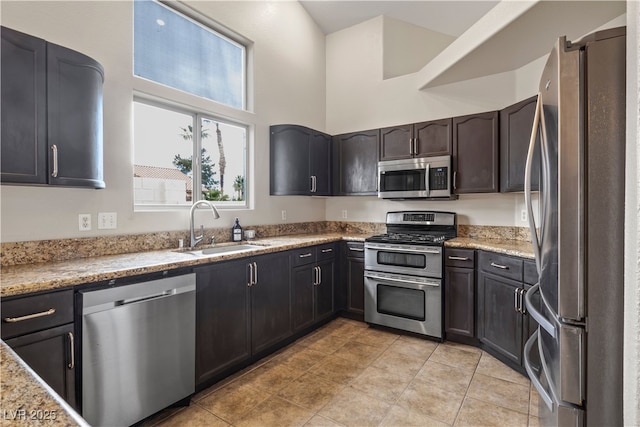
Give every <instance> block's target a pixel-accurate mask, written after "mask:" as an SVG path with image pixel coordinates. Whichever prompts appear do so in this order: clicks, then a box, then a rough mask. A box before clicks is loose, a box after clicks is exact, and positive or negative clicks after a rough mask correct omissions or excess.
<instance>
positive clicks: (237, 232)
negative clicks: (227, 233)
mask: <svg viewBox="0 0 640 427" xmlns="http://www.w3.org/2000/svg"><path fill="white" fill-rule="evenodd" d="M231 233H232V234H231V240H232V241H234V242H240V241H242V227H241V226H240V220H239V219H238V217H236V223H235V224H233V227H232V228H231Z"/></svg>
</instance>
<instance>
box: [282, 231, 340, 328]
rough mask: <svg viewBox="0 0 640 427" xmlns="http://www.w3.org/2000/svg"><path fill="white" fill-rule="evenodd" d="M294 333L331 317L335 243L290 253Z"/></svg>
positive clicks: (332, 310)
mask: <svg viewBox="0 0 640 427" xmlns="http://www.w3.org/2000/svg"><path fill="white" fill-rule="evenodd" d="M291 264H292V265H293V266H294V267H293V268H292V272H291V309H292V314H291V323H292V328H293V332H297V331H300V330H303V329H305V328H307V327H310V326H311V325H313V324H315V323H318V322H320V321H322V320H324V319H326V318H328V317H330V316H332V315H333V313H334V311H335V308H334V277H335V244H333V243H332V244H329V245H321V246H316V247H311V248H303V249H301V250H295V251H291Z"/></svg>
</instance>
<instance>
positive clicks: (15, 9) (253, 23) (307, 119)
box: [0, 1, 326, 242]
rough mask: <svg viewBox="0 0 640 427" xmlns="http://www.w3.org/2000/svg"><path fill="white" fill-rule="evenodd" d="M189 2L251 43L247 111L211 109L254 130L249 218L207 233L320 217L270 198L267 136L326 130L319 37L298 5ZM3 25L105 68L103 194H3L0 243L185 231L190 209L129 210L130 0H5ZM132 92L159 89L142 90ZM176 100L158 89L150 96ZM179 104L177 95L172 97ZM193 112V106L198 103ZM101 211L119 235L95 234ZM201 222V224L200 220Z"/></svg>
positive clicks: (299, 203) (303, 204) (229, 217)
mask: <svg viewBox="0 0 640 427" xmlns="http://www.w3.org/2000/svg"><path fill="white" fill-rule="evenodd" d="M190 5H191V6H192V7H193V8H195V9H197V10H199V11H201V12H203V13H206V14H207V15H208V16H209V17H211V18H212V19H214V20H215V21H217V22H219V23H221V24H222V25H225V26H227V27H228V28H231V29H233V30H234V31H236V32H237V33H240V34H241V35H242V36H244V37H246V38H248V39H250V40H251V41H252V42H253V54H254V56H253V74H252V76H251V82H250V83H251V86H252V87H253V89H254V92H253V94H254V97H253V100H252V102H251V105H252V106H253V111H251V112H239V111H236V110H233V109H231V108H224V107H219V108H217V109H215V110H213V111H211V112H213V113H218V114H222V115H224V116H228V117H230V118H233V119H236V120H241V121H244V122H249V123H252V124H255V128H254V133H253V135H252V136H253V138H252V141H251V144H250V149H251V151H252V152H253V156H251V159H252V167H253V169H252V170H253V172H254V173H253V175H251V176H250V177H249V182H252V183H253V196H252V197H253V199H252V200H253V207H254V210H252V211H246V210H243V211H222V212H221V219H220V220H218V221H216V222H215V223H214V222H213V221H211V222H208V221H209V220H204V222H205V225H206V226H220V227H223V226H229V227H231V225H232V221H233V219H234V218H235V217H236V216H239V217H240V220H241V223H242V224H244V225H251V224H273V223H279V222H282V221H281V219H280V218H281V215H280V211H281V210H282V209H286V210H287V217H288V218H287V221H288V222H297V221H307V220H308V221H314V220H324V200H323V199H311V198H294V197H269V195H268V194H269V179H268V177H269V166H268V164H269V160H268V159H269V133H268V126H269V125H271V124H275V123H284V122H286V123H297V124H303V125H307V126H310V127H313V128H317V129H323V128H324V125H325V111H326V108H325V60H324V52H325V37H324V34H322V32H321V31H320V30H319V29H318V28H317V26H316V24H315V23H314V22H313V21H312V20H311V18H310V17H309V16H308V14H307V13H306V12H305V10H304V9H303V8H302V6H300V4H299V3H297V2H278V1H276V2H262V1H260V2H258V1H256V2H234V1H228V2H224V1H212V2H204V1H195V2H192V3H190ZM0 7H1V15H0V19H1V23H2V25H4V26H7V27H10V28H14V29H16V30H18V31H22V32H25V33H28V34H33V35H35V36H37V37H41V38H44V39H46V40H48V41H51V42H54V43H57V44H60V45H63V46H66V47H69V48H71V49H75V50H78V51H80V52H82V53H84V54H87V55H89V56H91V57H93V58H95V59H96V60H97V61H99V62H100V63H101V64H102V65H103V66H104V68H105V84H104V175H105V176H104V178H105V181H106V184H107V188H106V189H104V190H87V189H67V188H51V187H19V186H9V185H3V186H2V187H1V192H2V199H1V203H2V206H1V214H2V224H1V238H2V241H3V242H9V241H22V240H41V239H54V238H70V237H88V236H100V235H109V234H128V233H140V232H153V231H163V230H180V229H186V228H188V210H182V211H173V212H134V210H133V150H132V143H133V141H132V130H131V110H132V105H131V99H132V93H133V88H134V78H133V77H132V71H131V70H132V69H133V67H132V40H133V36H132V22H133V15H132V13H133V6H132V2H130V1H117V2H113V1H90V2H84V1H68V2H57V1H43V2H31V1H17V2H11V1H2V2H1V3H0ZM137 88H138V89H142V90H144V91H153V90H156V89H154V88H153V87H152V86H150V85H144V84H140V85H139V86H138V87H137ZM169 93H171V94H175V91H171V90H167V91H165V92H163V91H158V92H157V93H156V94H157V95H163V94H165V95H166V94H169ZM176 96H177V97H180V95H179V94H177V95H176ZM196 106H197V105H196ZM98 212H116V213H117V214H118V229H116V230H97V229H96V227H95V224H96V223H97V213H98ZM79 213H91V214H92V218H93V224H94V228H93V230H92V231H89V232H79V231H78V214H79ZM203 218H205V217H204V216H203Z"/></svg>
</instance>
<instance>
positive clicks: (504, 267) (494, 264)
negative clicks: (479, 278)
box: [491, 262, 509, 270]
mask: <svg viewBox="0 0 640 427" xmlns="http://www.w3.org/2000/svg"><path fill="white" fill-rule="evenodd" d="M491 267H495V268H500V269H502V270H508V269H509V267H508V266H506V265H501V264H496V263H495V262H492V263H491Z"/></svg>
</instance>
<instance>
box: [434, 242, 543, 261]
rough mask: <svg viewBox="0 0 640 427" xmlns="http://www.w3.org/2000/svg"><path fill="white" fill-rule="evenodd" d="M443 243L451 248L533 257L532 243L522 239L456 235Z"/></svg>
mask: <svg viewBox="0 0 640 427" xmlns="http://www.w3.org/2000/svg"><path fill="white" fill-rule="evenodd" d="M444 245H445V246H446V247H451V248H465V249H481V250H485V251H491V252H497V253H501V254H504V255H512V256H517V257H521V258H529V259H534V254H533V245H532V243H531V242H526V241H524V240H508V239H479V238H475V237H456V238H455V239H451V240H447V241H446V242H445V243H444Z"/></svg>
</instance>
